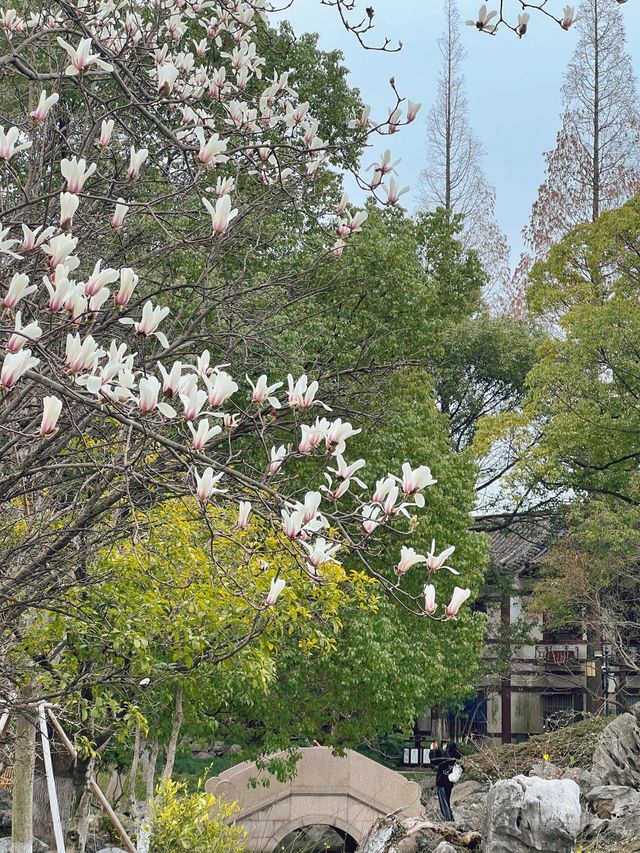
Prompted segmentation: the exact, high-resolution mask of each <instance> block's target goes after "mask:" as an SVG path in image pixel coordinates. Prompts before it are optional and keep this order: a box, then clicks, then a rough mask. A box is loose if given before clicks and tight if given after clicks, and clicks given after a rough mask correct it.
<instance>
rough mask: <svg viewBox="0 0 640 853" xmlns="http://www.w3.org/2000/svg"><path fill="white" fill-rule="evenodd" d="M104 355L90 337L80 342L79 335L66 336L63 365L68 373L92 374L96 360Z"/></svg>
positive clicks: (96, 363)
mask: <svg viewBox="0 0 640 853" xmlns="http://www.w3.org/2000/svg"><path fill="white" fill-rule="evenodd" d="M103 355H105V352H104V350H103V349H100V347H99V346H98V344H97V343H96V341H95V340H94V339H93V337H92V335H87V337H86V338H85V339H84V341H83V340H82V338H81V337H80V335H78V334H76V335H67V344H66V351H65V356H66V357H65V364H66V366H67V369H68V371H69V372H70V373H82V372H89V373H93V371H94V370H95V368H96V367H97V365H98V360H99V359H100V358H101V357H102V356H103Z"/></svg>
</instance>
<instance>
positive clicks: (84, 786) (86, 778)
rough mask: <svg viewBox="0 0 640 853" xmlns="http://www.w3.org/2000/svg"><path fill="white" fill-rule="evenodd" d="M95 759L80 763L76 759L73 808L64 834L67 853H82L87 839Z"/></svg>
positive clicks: (80, 761)
mask: <svg viewBox="0 0 640 853" xmlns="http://www.w3.org/2000/svg"><path fill="white" fill-rule="evenodd" d="M94 765H95V758H91V759H90V760H89V761H82V760H80V759H79V758H76V763H75V766H74V773H73V793H74V806H75V808H74V809H73V814H72V815H71V817H70V819H69V822H68V825H67V828H66V832H65V845H66V849H67V853H84V851H85V849H86V846H87V841H88V839H89V810H90V806H91V797H92V790H91V778H92V776H93V770H94Z"/></svg>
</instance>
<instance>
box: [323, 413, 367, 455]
mask: <svg viewBox="0 0 640 853" xmlns="http://www.w3.org/2000/svg"><path fill="white" fill-rule="evenodd" d="M361 432H362V430H361V429H354V428H353V427H352V426H351V424H350V423H349V422H348V421H344V422H343V420H342V418H336V420H335V421H333V423H332V424H331V426H330V427H329V431H328V432H327V436H326V438H325V444H326V446H327V450H330V451H332V452H333V453H334V454H338V453H344V451H345V449H346V446H347V445H346V441H347V439H348V438H351V437H352V436H354V435H358V434H359V433H361Z"/></svg>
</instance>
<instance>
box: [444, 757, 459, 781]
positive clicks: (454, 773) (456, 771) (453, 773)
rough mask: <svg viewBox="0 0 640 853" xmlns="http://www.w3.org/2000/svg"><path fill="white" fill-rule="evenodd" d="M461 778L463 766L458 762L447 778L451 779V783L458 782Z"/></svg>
mask: <svg viewBox="0 0 640 853" xmlns="http://www.w3.org/2000/svg"><path fill="white" fill-rule="evenodd" d="M461 776H462V764H458V762H457V761H456V763H455V764H454V765H453V767H452V768H451V770H450V771H449V773H448V776H447V778H448V779H449V781H450V782H457V781H458V779H459V778H460V777H461Z"/></svg>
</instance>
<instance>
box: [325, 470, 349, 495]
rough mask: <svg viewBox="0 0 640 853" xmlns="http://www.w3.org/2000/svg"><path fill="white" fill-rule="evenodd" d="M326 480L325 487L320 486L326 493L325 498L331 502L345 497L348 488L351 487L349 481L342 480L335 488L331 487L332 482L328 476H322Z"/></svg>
mask: <svg viewBox="0 0 640 853" xmlns="http://www.w3.org/2000/svg"><path fill="white" fill-rule="evenodd" d="M324 476H325V477H326V479H327V485H326V486H320V488H321V489H322V491H323V492H325V493H326V495H327V497H328V498H330V499H331V500H332V501H339V500H340V498H341V497H342V496H343V495H345V494H346V493H347V492H348V491H349V487H350V485H351V480H342V481H341V482H340V484H339V485H338V486H336V488H334V487H333V481H332V479H331V477H330V476H329V474H326V473H325V475H324Z"/></svg>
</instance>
